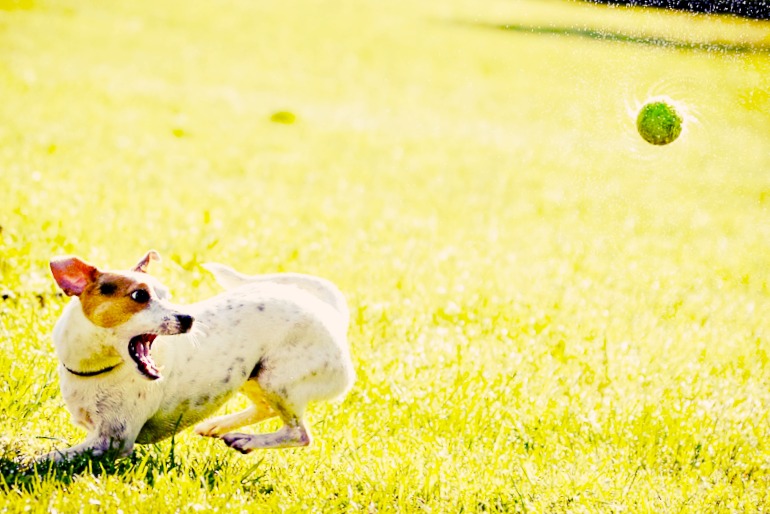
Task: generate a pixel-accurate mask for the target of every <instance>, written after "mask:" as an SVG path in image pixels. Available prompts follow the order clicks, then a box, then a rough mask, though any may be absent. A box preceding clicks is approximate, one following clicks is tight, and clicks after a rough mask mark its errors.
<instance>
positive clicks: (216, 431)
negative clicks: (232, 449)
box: [193, 416, 229, 437]
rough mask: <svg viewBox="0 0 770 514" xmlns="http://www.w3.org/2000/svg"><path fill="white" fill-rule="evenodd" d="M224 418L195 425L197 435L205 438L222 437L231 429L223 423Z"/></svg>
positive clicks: (212, 419)
mask: <svg viewBox="0 0 770 514" xmlns="http://www.w3.org/2000/svg"><path fill="white" fill-rule="evenodd" d="M223 419H224V417H222V416H220V417H217V418H211V419H207V420H205V421H201V422H200V423H198V424H197V425H195V428H194V429H193V430H195V433H196V434H198V435H202V436H204V437H220V436H221V435H222V434H224V433H226V432H227V431H228V429H229V427H228V425H226V424H224V423H221V421H222V420H223Z"/></svg>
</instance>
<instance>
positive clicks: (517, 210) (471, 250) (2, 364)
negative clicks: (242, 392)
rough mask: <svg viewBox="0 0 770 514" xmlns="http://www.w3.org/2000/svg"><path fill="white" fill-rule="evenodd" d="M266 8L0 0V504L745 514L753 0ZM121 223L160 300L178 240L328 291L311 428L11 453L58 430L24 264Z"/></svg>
mask: <svg viewBox="0 0 770 514" xmlns="http://www.w3.org/2000/svg"><path fill="white" fill-rule="evenodd" d="M279 4H280V3H276V2H262V1H241V0H224V1H221V2H212V1H201V2H176V1H174V0H163V1H162V2H149V1H146V0H136V1H134V2H129V3H126V2H114V1H104V2H97V3H94V2H82V1H79V0H61V1H60V0H56V1H48V0H36V1H33V0H24V1H8V0H5V1H0V9H2V10H0V98H2V101H0V176H1V177H2V187H0V226H1V227H2V229H1V231H0V294H1V295H2V301H0V342H2V344H0V374H1V376H2V378H3V380H2V381H0V412H1V413H2V416H0V434H2V438H1V439H0V448H2V450H3V451H2V457H1V458H0V470H1V471H2V483H0V484H4V485H2V486H1V487H0V496H1V498H0V507H2V508H3V509H5V510H7V511H9V512H20V511H30V512H54V511H56V512H71V511H79V512H131V511H134V510H136V509H137V508H138V506H141V509H142V510H143V511H149V510H152V511H154V512H158V513H163V512H176V511H185V512H190V511H200V512H210V511H217V510H221V511H224V510H227V511H232V512H273V511H278V510H282V511H288V512H305V511H317V512H341V511H366V512H458V513H459V512H487V511H502V512H763V511H770V493H768V491H770V446H769V444H770V428H768V427H770V424H768V405H770V390H769V389H768V382H769V381H770V365H769V364H768V361H769V360H770V356H769V354H768V352H769V351H770V348H769V346H768V345H769V344H770V342H769V341H768V333H769V332H770V330H769V329H770V324H769V323H768V320H769V319H770V289H769V288H768V279H770V273H769V272H768V269H769V268H768V265H767V263H768V255H770V223H768V206H769V205H770V174H769V172H770V152H768V127H770V114H768V113H770V56H768V52H767V46H768V43H769V42H768V39H767V30H768V25H767V23H763V22H756V21H747V20H740V19H736V18H730V17H724V18H709V17H705V16H690V15H685V14H673V13H666V12H664V11H645V10H638V9H621V8H609V7H606V6H597V5H589V4H583V3H571V2H561V1H554V0H551V1H547V0H515V1H511V0H489V1H486V2H483V3H482V2H476V1H473V0H451V1H446V2H411V1H407V0H392V1H390V2H384V3H383V2H353V1H348V0H342V1H336V2H326V1H321V0H296V1H292V2H285V3H282V4H280V5H279ZM497 27H508V28H509V30H504V31H503V30H499V29H498V28H497ZM511 27H515V28H516V29H515V30H513V29H510V28H511ZM592 34H599V35H600V36H601V37H586V35H588V36H591V35H592ZM607 34H610V35H611V36H612V37H607ZM672 42H673V43H672ZM655 95H666V96H670V97H671V98H673V99H675V100H676V101H677V102H679V103H680V105H681V106H683V109H684V110H685V111H686V112H685V118H686V119H685V131H684V132H683V134H682V136H681V137H680V138H679V139H678V140H677V141H676V142H674V143H673V144H671V145H669V146H665V147H660V148H658V147H652V146H650V145H647V144H646V143H644V142H643V141H642V140H641V138H640V137H639V136H638V134H636V133H635V129H634V120H635V117H636V111H637V109H638V108H639V107H640V106H641V105H642V103H643V101H644V100H645V99H646V98H648V97H650V96H655ZM148 248H156V249H158V250H159V251H160V253H161V254H162V255H163V256H164V262H163V263H162V264H161V265H160V266H157V267H156V273H157V274H158V275H159V276H160V277H161V278H162V279H163V281H164V282H165V283H166V284H167V285H169V286H170V287H171V289H172V291H173V292H174V295H175V299H176V300H177V301H180V302H185V301H193V300H196V299H199V298H203V297H206V296H207V295H210V294H212V293H213V292H215V291H216V290H217V289H216V286H215V285H214V283H213V281H212V279H211V278H209V277H208V276H207V274H206V273H205V272H204V271H203V270H202V268H201V267H200V266H199V263H201V262H206V261H219V262H225V263H228V264H231V265H233V266H235V267H236V268H238V269H240V270H243V271H245V272H253V273H257V272H272V271H276V270H293V271H302V272H309V273H317V274H320V275H323V276H326V277H328V278H331V279H332V280H334V281H335V282H336V283H338V284H339V285H340V287H341V288H342V289H343V290H344V291H345V292H346V294H347V296H348V298H349V302H350V305H351V308H352V312H353V322H352V326H351V329H350V339H351V342H352V346H353V351H354V357H355V363H356V367H357V370H358V375H359V378H358V381H357V384H356V387H355V388H354V390H353V391H352V392H351V394H350V395H349V396H348V397H347V398H346V399H345V400H344V402H342V403H336V404H324V405H317V406H314V407H313V408H312V410H311V422H312V426H313V430H314V433H315V438H316V442H315V444H314V446H313V447H311V448H309V449H303V450H287V451H275V452H265V453H261V454H252V455H250V456H246V457H244V456H241V455H239V454H236V453H235V452H232V451H230V450H228V449H226V448H225V447H224V445H222V444H221V443H219V442H217V441H212V440H208V439H202V438H198V437H196V436H195V435H194V434H192V433H191V432H190V431H184V432H182V433H180V434H178V435H177V436H176V437H175V438H174V440H173V441H165V442H163V443H161V444H159V445H157V446H148V447H142V448H140V449H139V450H137V452H136V453H135V454H134V455H133V456H132V457H131V458H129V459H125V460H122V461H119V462H116V463H115V462H110V461H101V462H99V461H94V462H92V461H89V460H84V461H79V462H75V463H72V464H70V465H67V466H62V467H58V468H54V469H41V470H37V472H31V471H29V470H27V469H25V468H20V467H19V464H18V461H19V459H21V458H22V457H26V456H29V455H33V454H37V453H42V452H44V451H47V450H49V449H50V448H51V447H53V446H55V445H63V444H67V443H74V442H76V441H78V440H80V439H81V438H82V437H83V432H82V431H81V430H80V429H78V428H75V427H73V426H72V425H71V423H70V422H69V415H68V413H67V412H66V409H65V408H64V406H63V403H62V401H61V398H60V395H59V392H58V377H57V375H56V365H57V362H56V360H55V357H54V355H53V351H52V346H51V343H50V332H51V328H52V326H53V323H54V321H55V319H56V318H57V316H58V314H59V313H60V311H61V309H62V307H63V305H64V303H65V298H62V297H61V295H59V294H57V291H56V288H55V286H54V284H53V281H52V280H51V279H50V278H49V276H48V272H47V261H48V259H49V258H50V257H51V256H53V255H57V254H62V253H74V254H77V255H80V256H81V257H83V258H85V259H86V260H89V261H91V262H93V263H95V264H98V265H101V266H105V267H115V268H124V267H127V266H129V265H131V264H133V263H134V262H135V261H136V260H137V259H138V258H139V257H141V255H143V253H144V252H145V251H146V250H147V249H148ZM240 402H241V400H234V401H232V402H231V403H230V404H228V406H227V407H226V409H227V410H229V411H234V410H235V409H237V408H239V407H240V406H242V405H241V403H240ZM260 428H261V429H267V428H269V427H260Z"/></svg>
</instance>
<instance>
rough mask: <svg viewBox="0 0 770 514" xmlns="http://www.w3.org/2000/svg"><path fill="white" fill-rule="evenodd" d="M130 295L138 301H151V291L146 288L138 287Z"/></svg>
mask: <svg viewBox="0 0 770 514" xmlns="http://www.w3.org/2000/svg"><path fill="white" fill-rule="evenodd" d="M129 296H130V297H131V299H132V300H133V301H135V302H136V303H147V302H149V301H150V293H149V292H147V290H146V289H137V290H136V291H134V292H133V293H131V294H130V295H129Z"/></svg>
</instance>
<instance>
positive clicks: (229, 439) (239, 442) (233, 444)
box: [222, 432, 254, 454]
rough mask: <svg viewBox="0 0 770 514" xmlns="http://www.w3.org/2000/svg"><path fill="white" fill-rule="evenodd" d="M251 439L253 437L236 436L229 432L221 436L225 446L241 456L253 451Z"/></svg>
mask: <svg viewBox="0 0 770 514" xmlns="http://www.w3.org/2000/svg"><path fill="white" fill-rule="evenodd" d="M253 439H254V436H253V435H249V434H238V433H235V432H231V433H229V434H225V435H223V436H222V440H223V441H224V442H225V444H226V445H227V446H229V447H230V448H232V449H233V450H238V451H239V452H241V453H243V454H246V453H249V452H251V450H253V449H254V445H253Z"/></svg>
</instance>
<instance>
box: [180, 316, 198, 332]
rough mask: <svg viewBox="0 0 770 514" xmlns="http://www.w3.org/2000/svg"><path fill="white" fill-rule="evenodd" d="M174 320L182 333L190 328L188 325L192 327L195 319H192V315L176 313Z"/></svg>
mask: <svg viewBox="0 0 770 514" xmlns="http://www.w3.org/2000/svg"><path fill="white" fill-rule="evenodd" d="M176 321H177V323H179V330H181V331H182V332H183V333H184V332H187V331H188V330H190V327H192V324H193V321H195V319H193V317H192V316H188V315H187V314H177V315H176Z"/></svg>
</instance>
